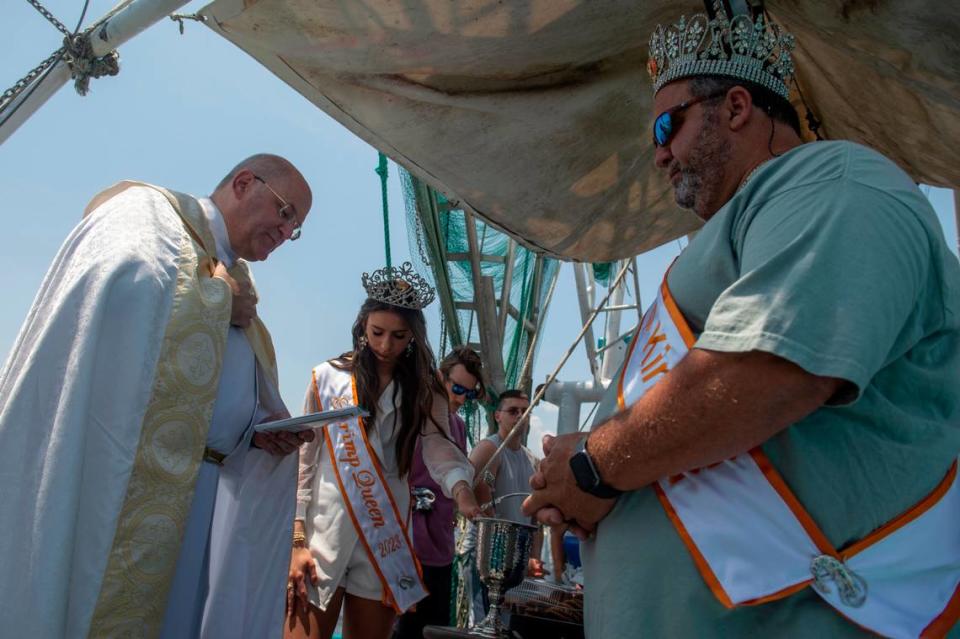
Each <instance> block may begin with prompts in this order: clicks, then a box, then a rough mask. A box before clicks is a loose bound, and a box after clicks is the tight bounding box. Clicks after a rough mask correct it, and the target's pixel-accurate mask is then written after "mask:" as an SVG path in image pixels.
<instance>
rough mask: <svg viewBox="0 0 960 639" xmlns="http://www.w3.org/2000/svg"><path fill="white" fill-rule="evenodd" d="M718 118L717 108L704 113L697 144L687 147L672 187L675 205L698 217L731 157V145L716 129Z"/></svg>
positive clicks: (703, 212)
mask: <svg viewBox="0 0 960 639" xmlns="http://www.w3.org/2000/svg"><path fill="white" fill-rule="evenodd" d="M717 121H718V118H717V114H716V109H714V111H713V112H712V113H708V114H706V115H705V116H704V123H703V127H702V128H701V129H700V134H699V135H698V136H697V141H696V145H695V146H694V147H693V148H692V149H691V150H690V161H689V163H688V164H687V166H685V167H682V168H681V169H680V180H679V182H678V183H677V186H676V187H675V188H674V198H675V199H676V201H677V206H679V207H680V208H684V209H690V210H692V211H694V212H695V213H697V214H698V215H700V216H701V217H702V216H703V215H704V214H705V213H707V211H702V210H701V208H703V207H704V206H706V202H708V201H709V200H710V196H711V195H712V194H713V191H715V190H716V189H718V188H719V187H720V185H721V184H722V183H723V178H724V176H725V174H726V171H725V169H724V167H725V166H726V163H727V160H728V159H729V158H730V147H729V146H727V144H726V143H724V141H723V140H722V139H721V138H720V136H719V135H718V133H717V130H716V124H717ZM711 212H712V211H711Z"/></svg>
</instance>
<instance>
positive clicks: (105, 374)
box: [0, 185, 296, 638]
mask: <svg viewBox="0 0 960 639" xmlns="http://www.w3.org/2000/svg"><path fill="white" fill-rule="evenodd" d="M122 187H123V188H120V189H119V190H116V189H115V190H114V191H113V193H112V196H110V197H108V198H107V199H106V200H105V201H104V200H101V201H100V205H99V206H97V207H96V208H95V210H93V211H92V212H91V213H90V214H89V215H87V216H85V217H84V219H83V221H82V222H81V223H80V224H79V225H78V226H77V228H76V229H75V230H74V231H73V232H72V233H71V235H70V236H69V237H68V238H67V240H66V242H65V244H64V246H63V247H62V248H61V250H60V252H59V254H58V255H57V257H56V259H55V260H54V263H53V265H52V266H51V268H50V270H49V272H48V273H47V276H46V278H45V279H44V282H43V284H42V285H41V288H40V291H39V292H38V294H37V298H36V300H35V301H34V305H33V307H32V308H31V310H30V313H29V315H28V317H27V320H26V321H25V322H24V325H23V327H22V329H21V332H20V335H19V337H18V339H17V342H16V344H15V345H14V348H13V349H12V351H11V354H10V357H9V359H8V361H7V363H6V365H5V366H4V368H3V371H2V373H0V530H2V531H3V534H2V535H0V565H2V566H3V573H2V574H0V624H2V626H0V627H2V628H3V630H2V634H4V635H6V634H7V633H9V635H10V636H18V637H86V636H88V635H92V634H97V635H98V636H115V635H120V634H123V635H124V636H156V635H157V634H158V632H159V626H160V619H161V617H163V618H165V619H167V620H170V621H171V623H170V625H169V628H166V629H165V630H164V635H165V636H177V637H189V636H199V635H200V634H202V635H203V636H207V637H251V638H252V637H266V636H279V635H280V632H281V628H282V617H283V594H284V580H285V575H286V570H287V565H288V561H289V548H290V546H289V539H290V529H291V524H290V522H291V520H292V517H293V512H294V490H295V489H294V485H295V477H296V470H295V469H296V462H295V461H294V460H293V456H288V457H284V458H276V457H273V456H271V455H268V454H266V453H265V452H263V451H259V450H255V449H254V450H250V449H249V441H250V437H251V435H252V429H251V428H250V425H251V424H252V423H253V422H255V421H256V418H257V417H259V416H262V415H264V414H266V413H269V412H274V411H276V410H279V409H281V408H282V403H281V402H280V399H279V395H278V393H277V391H276V389H275V388H274V385H273V383H265V382H266V380H267V379H268V377H269V376H267V375H263V374H259V375H256V378H257V379H259V381H260V384H259V393H257V391H256V390H254V389H256V388H257V384H256V382H255V381H254V380H255V375H254V373H253V371H254V369H255V368H256V369H258V371H259V369H261V368H262V367H261V366H260V365H259V364H256V363H255V360H254V358H253V351H251V347H250V344H249V343H247V339H246V337H245V336H244V334H243V332H241V331H239V330H237V329H234V328H230V329H226V328H225V322H222V319H223V318H222V317H221V318H220V319H221V323H220V324H217V326H220V325H223V326H224V329H223V330H224V332H229V333H230V335H224V336H223V337H222V339H223V342H222V343H223V345H224V346H223V350H222V351H221V358H220V360H219V361H218V360H216V359H215V356H216V352H217V349H216V348H215V346H214V344H209V343H207V342H204V341H203V340H202V339H199V338H198V341H196V342H188V343H183V344H181V345H180V348H179V350H177V351H176V353H175V354H174V357H173V359H174V360H176V361H177V363H179V364H180V365H181V367H182V369H183V374H184V376H185V378H186V380H187V381H188V382H196V383H203V382H205V381H212V380H211V379H208V378H210V376H211V375H213V374H214V373H215V372H218V371H219V370H221V369H222V370H224V371H227V374H226V376H224V377H223V378H222V379H220V380H219V386H217V393H216V394H217V397H216V401H215V402H213V409H212V411H210V413H212V415H211V414H210V413H208V414H207V419H208V422H207V423H208V424H209V430H206V432H205V440H206V441H205V442H204V441H203V440H200V441H199V442H194V441H192V440H190V439H189V438H188V439H186V440H184V432H185V431H183V430H179V431H178V430H177V428H176V426H177V423H176V421H175V420H173V419H171V420H170V421H169V423H167V424H165V426H168V428H165V429H164V428H161V429H159V430H158V431H157V432H156V433H154V434H153V437H152V439H151V440H150V441H149V442H144V441H143V440H141V435H142V432H141V430H142V426H143V424H144V423H146V422H145V421H144V420H145V415H148V414H150V410H151V408H152V407H151V406H150V405H148V402H150V400H151V397H152V395H155V394H156V392H157V389H156V388H155V381H156V380H157V379H159V375H160V373H159V372H158V370H159V369H158V361H160V360H161V351H162V348H161V347H162V346H165V344H164V337H165V336H166V331H167V329H168V324H169V323H170V322H171V321H172V320H171V318H172V317H173V314H174V313H175V308H174V306H175V305H174V301H175V300H176V299H178V298H177V297H176V294H177V293H178V290H179V289H178V288H177V286H178V285H179V284H180V283H182V282H181V280H182V276H183V273H184V271H185V268H184V261H183V260H184V255H187V256H191V255H192V256H194V258H196V253H197V251H196V250H193V252H191V251H188V250H185V249H184V246H188V245H189V243H190V242H191V239H190V238H191V232H190V231H189V230H188V228H187V227H186V225H185V223H184V221H183V220H182V219H181V217H180V216H179V215H178V214H177V210H176V209H175V208H174V206H173V203H174V200H172V199H171V196H169V194H168V195H167V196H165V195H164V193H165V192H163V191H161V190H158V189H155V188H153V187H149V186H131V185H122ZM180 197H182V196H180ZM185 201H186V200H185ZM193 204H194V206H195V205H196V202H195V201H194V203H193ZM208 230H209V229H208ZM214 234H215V235H216V233H214ZM208 235H209V233H208ZM224 236H225V234H224ZM221 239H222V238H221ZM218 244H219V242H218ZM207 250H208V251H209V253H210V254H211V257H212V253H214V249H213V247H212V246H209V247H207ZM215 252H216V253H223V252H224V251H223V250H222V249H220V250H216V251H215ZM194 267H196V264H194ZM195 270H197V271H199V270H200V269H199V267H196V268H195ZM178 273H179V277H180V278H181V279H180V280H178ZM201 279H202V278H201ZM227 309H229V306H227ZM221 315H222V313H221ZM227 315H229V312H227ZM210 323H211V325H213V321H212V320H211V321H210ZM197 335H200V334H199V333H197ZM221 365H222V366H221ZM259 372H261V373H262V371H259ZM234 395H236V397H239V396H243V398H244V399H243V400H242V401H240V402H237V401H236V397H235V396H234ZM258 396H259V397H258ZM258 399H259V401H258ZM258 404H259V405H261V406H262V408H260V409H259V410H257V411H255V410H254V409H255V408H256V407H257V405H258ZM177 408H178V409H180V408H182V409H183V410H185V411H189V410H190V409H191V406H190V405H187V406H181V407H177ZM194 410H195V411H197V410H200V409H199V408H194ZM255 412H256V415H255ZM211 417H212V419H211ZM144 433H146V431H144ZM146 436H147V435H144V437H146ZM198 444H199V445H200V449H201V450H202V447H203V445H204V444H205V445H206V446H209V447H210V448H214V449H216V450H219V451H220V452H223V453H229V456H228V457H227V459H226V460H225V463H224V466H222V467H219V466H214V465H212V464H210V463H207V462H203V463H201V464H200V468H199V472H197V473H196V474H194V475H192V476H190V477H192V480H193V482H195V483H192V485H190V484H187V485H185V486H172V487H171V491H170V492H171V494H174V493H177V491H180V492H182V491H183V490H188V491H190V493H192V494H193V499H192V502H191V501H188V502H187V503H188V504H189V515H187V516H186V517H185V518H184V517H180V518H179V519H178V518H176V517H171V518H170V521H174V522H177V521H180V522H182V521H183V519H185V520H186V523H185V525H184V524H183V523H180V524H178V525H177V528H176V529H174V530H173V535H172V537H171V536H170V535H169V534H168V535H167V536H165V537H164V536H159V537H157V538H158V539H165V540H168V541H167V542H166V543H158V544H156V545H155V546H156V547H154V548H151V549H150V551H149V556H147V557H146V559H144V557H142V556H138V557H132V558H130V565H131V566H133V567H135V568H136V569H142V570H143V572H142V574H129V573H128V574H125V575H124V577H126V578H128V579H130V580H132V581H133V582H134V583H147V586H148V587H150V586H151V584H150V583H148V582H150V580H151V579H152V578H154V577H156V575H158V574H166V575H167V577H166V578H165V580H164V579H158V583H159V584H160V585H158V586H157V588H156V595H157V596H156V597H143V598H142V599H140V600H138V599H137V598H136V597H135V596H134V598H133V600H132V601H131V602H122V603H124V606H120V608H121V609H123V610H124V611H125V612H128V613H131V611H132V614H129V615H128V616H124V617H123V618H122V619H121V618H119V616H111V615H110V614H109V613H104V612H103V610H100V609H99V608H98V606H99V605H101V604H103V601H102V599H103V594H102V592H101V590H102V587H103V586H104V585H105V583H106V581H105V579H107V578H108V577H105V572H108V560H111V561H112V558H113V554H115V549H114V548H113V546H114V545H115V543H118V542H117V541H116V539H117V538H119V537H120V536H121V535H120V531H119V528H118V526H119V525H121V524H125V525H129V523H130V522H124V521H123V520H124V517H121V514H122V513H121V510H122V509H124V508H126V507H127V506H128V503H129V502H131V501H136V500H137V499H138V497H140V495H138V494H137V493H136V490H137V488H136V485H134V484H133V483H132V480H131V476H132V474H134V470H135V468H136V465H137V464H138V463H140V461H141V456H140V453H141V450H142V449H143V447H144V446H146V445H149V446H151V447H152V448H153V451H154V453H156V452H157V451H159V454H158V455H156V459H157V460H159V463H160V465H161V470H163V471H169V472H171V473H174V472H175V471H178V470H180V469H179V468H178V467H176V466H177V465H178V464H180V461H181V458H180V457H178V456H177V455H179V454H180V453H181V452H182V450H183V449H184V447H186V448H188V449H190V450H193V449H195V448H196V446H197V445H198ZM165 447H167V449H169V450H170V451H171V454H170V455H164V450H165ZM197 454H199V453H197ZM165 463H169V464H170V465H171V467H169V468H168V467H166V466H164V464H165ZM128 484H129V485H128ZM131 491H134V492H133V493H131ZM188 494H189V493H188ZM181 514H182V513H181ZM211 521H212V530H213V531H214V532H213V534H212V535H211V534H210V531H211ZM133 523H134V526H139V528H136V530H135V532H136V531H140V534H141V535H143V536H146V537H150V536H151V534H152V533H153V532H155V531H156V530H159V529H161V528H163V526H164V525H165V524H166V523H167V521H166V520H165V519H164V518H163V517H158V518H157V519H156V520H155V521H154V520H151V521H143V522H133ZM163 532H167V533H169V531H163ZM178 532H179V534H177V533H178ZM171 538H172V539H174V540H177V539H180V540H181V543H175V542H174V543H170V542H169V539H171ZM147 546H149V544H147ZM178 559H179V561H178ZM228 559H229V561H228ZM194 560H198V561H199V563H197V562H196V561H194ZM174 566H175V567H176V570H175V576H174V577H173V584H174V585H173V587H170V575H171V574H172V573H174ZM154 568H156V569H157V570H156V572H154ZM164 570H165V571H166V572H163V571H164ZM228 587H229V590H227V588H228ZM202 592H207V597H206V602H205V605H204V599H203V598H202ZM185 593H190V594H189V595H185ZM198 594H200V596H201V598H200V599H197V595H198ZM168 595H169V598H168ZM157 599H159V600H160V601H157ZM167 602H169V607H167V606H166V604H167ZM141 607H142V609H143V610H148V609H149V610H151V611H152V615H153V616H152V617H151V618H150V621H145V620H144V619H140V618H138V613H137V611H138V610H139V609H140V608H141ZM106 609H107V610H112V609H113V608H109V607H108V608H106ZM164 610H166V612H167V613H168V614H167V615H163V611H164ZM98 611H99V614H100V615H101V616H104V617H105V623H106V626H108V627H110V630H109V631H106V632H104V631H102V630H101V631H97V630H94V629H93V628H95V627H101V628H102V627H105V626H103V625H101V626H97V624H96V623H94V622H95V621H96V614H95V613H98ZM146 616H147V613H144V617H146ZM173 620H175V621H173ZM201 620H202V621H203V631H202V633H201V631H200V627H201V626H200V623H201ZM101 621H103V620H101ZM92 624H93V625H92ZM184 624H185V625H184ZM181 630H182V631H181Z"/></svg>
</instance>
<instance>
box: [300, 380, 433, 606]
mask: <svg viewBox="0 0 960 639" xmlns="http://www.w3.org/2000/svg"><path fill="white" fill-rule="evenodd" d="M315 370H316V372H317V373H319V375H317V376H316V388H317V393H318V395H319V396H318V398H317V399H318V400H319V401H318V405H319V406H323V407H326V408H327V409H328V410H336V409H339V408H345V407H347V406H356V405H357V389H356V384H355V382H354V379H353V376H352V375H351V374H350V373H347V372H344V371H340V370H337V369H336V368H333V367H332V366H323V367H318V368H317V369H315ZM324 435H325V437H324V441H325V442H326V446H327V451H328V452H329V453H330V459H331V460H332V461H333V468H334V472H335V474H336V476H337V485H338V487H339V488H340V494H341V495H342V496H343V501H344V503H345V504H346V506H347V512H348V513H349V514H350V519H351V520H352V521H353V526H354V528H356V531H357V536H358V537H359V538H360V541H361V543H363V547H364V549H365V550H366V551H367V557H369V558H370V563H371V564H373V568H374V570H375V571H376V573H377V576H378V577H380V582H381V583H382V584H383V602H384V604H386V605H388V606H391V607H393V609H394V610H396V611H397V613H398V614H401V613H403V612H405V611H406V610H408V609H409V608H410V607H411V606H413V605H414V604H415V603H417V602H418V601H420V600H421V599H423V598H424V597H426V596H427V590H426V587H425V586H424V584H423V576H422V573H421V568H420V562H419V561H418V560H417V556H416V555H415V554H414V552H413V545H412V544H411V543H410V538H409V537H408V536H407V530H406V527H405V526H404V525H403V519H402V518H401V517H400V511H399V509H398V508H397V505H396V502H395V501H394V499H393V495H392V494H391V492H390V487H389V486H388V485H387V482H386V480H385V479H384V476H383V471H382V470H381V469H380V463H379V460H378V459H377V455H376V453H375V452H374V450H373V449H372V448H371V447H370V443H369V441H368V440H367V433H366V429H365V428H364V426H363V423H362V419H361V418H359V417H353V418H351V419H348V420H346V421H342V422H331V423H329V424H327V425H326V426H325V427H324Z"/></svg>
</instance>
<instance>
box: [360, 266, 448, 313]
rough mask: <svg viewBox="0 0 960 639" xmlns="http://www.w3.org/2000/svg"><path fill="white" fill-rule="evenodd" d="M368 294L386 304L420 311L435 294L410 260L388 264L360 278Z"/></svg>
mask: <svg viewBox="0 0 960 639" xmlns="http://www.w3.org/2000/svg"><path fill="white" fill-rule="evenodd" d="M360 281H361V283H362V284H363V288H364V290H366V291H367V296H368V297H371V298H373V299H375V300H377V301H378V302H383V303H384V304H391V305H393V306H400V307H403V308H411V309H413V310H416V311H419V310H420V309H422V308H424V307H426V306H428V305H429V304H430V302H432V301H433V298H434V296H435V293H434V290H433V287H432V286H430V284H429V283H427V281H426V280H425V279H423V278H422V277H420V275H418V274H417V273H416V271H414V270H413V265H412V264H411V263H410V262H404V263H403V264H401V265H400V266H387V267H384V268H381V269H378V270H376V271H374V272H373V275H371V274H370V273H364V274H363V277H362V278H361V279H360Z"/></svg>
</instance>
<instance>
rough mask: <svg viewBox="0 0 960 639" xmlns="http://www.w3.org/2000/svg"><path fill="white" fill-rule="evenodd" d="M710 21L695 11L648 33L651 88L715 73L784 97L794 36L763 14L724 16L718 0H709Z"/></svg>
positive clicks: (786, 90) (787, 95) (725, 13)
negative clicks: (752, 16)
mask: <svg viewBox="0 0 960 639" xmlns="http://www.w3.org/2000/svg"><path fill="white" fill-rule="evenodd" d="M713 7H714V13H715V14H716V17H715V18H713V19H712V20H711V19H710V18H709V17H708V16H706V15H705V14H702V13H698V14H696V15H694V16H692V17H691V18H690V19H689V20H687V17H686V16H682V17H681V18H680V21H679V22H677V23H676V24H675V25H670V26H669V27H667V28H664V27H663V25H657V28H656V30H655V31H654V32H653V35H652V36H651V37H650V59H649V61H648V62H647V71H648V72H649V73H650V78H651V79H652V80H653V92H654V94H656V92H657V91H659V90H660V88H661V87H662V86H663V85H665V84H667V83H669V82H673V81H674V80H679V79H680V78H687V77H690V76H696V75H720V76H727V77H732V78H737V79H739V80H746V81H749V82H754V83H756V84H759V85H760V86H762V87H766V88H767V89H770V90H771V91H773V92H774V93H776V94H777V95H780V96H781V97H783V98H786V99H789V97H790V90H789V89H788V88H787V79H788V78H789V77H790V76H792V75H793V71H794V69H793V58H792V57H791V55H790V52H791V51H792V50H793V48H794V46H795V41H794V38H793V36H792V35H791V34H789V33H787V32H786V31H784V30H783V29H781V28H780V26H779V25H778V24H775V23H773V22H767V21H766V20H765V19H764V17H763V14H760V15H758V16H757V18H756V20H753V19H751V18H750V16H748V15H742V14H741V15H736V16H734V17H733V18H732V19H731V18H729V17H728V16H727V12H726V9H724V7H723V3H722V2H721V1H720V0H714V3H713Z"/></svg>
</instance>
